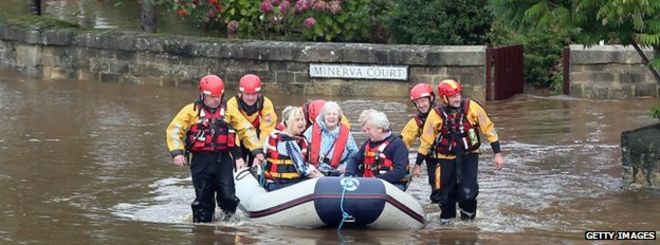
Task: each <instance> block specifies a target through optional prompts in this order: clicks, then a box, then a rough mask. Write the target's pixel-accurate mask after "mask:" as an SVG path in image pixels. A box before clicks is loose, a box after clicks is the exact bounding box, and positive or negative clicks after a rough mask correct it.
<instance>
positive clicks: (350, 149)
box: [342, 132, 359, 163]
mask: <svg viewBox="0 0 660 245" xmlns="http://www.w3.org/2000/svg"><path fill="white" fill-rule="evenodd" d="M358 151H359V149H358V146H357V144H356V143H355V138H353V133H350V132H349V133H348V139H347V140H346V149H345V150H344V154H343V156H342V160H344V161H343V162H342V163H346V161H348V159H350V157H351V156H353V155H355V153H356V152H358Z"/></svg>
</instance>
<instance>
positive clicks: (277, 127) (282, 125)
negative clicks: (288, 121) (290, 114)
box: [275, 122, 286, 131]
mask: <svg viewBox="0 0 660 245" xmlns="http://www.w3.org/2000/svg"><path fill="white" fill-rule="evenodd" d="M285 129H286V126H284V123H283V122H280V123H278V124H277V125H275V130H279V131H284V130H285Z"/></svg>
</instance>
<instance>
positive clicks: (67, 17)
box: [0, 0, 224, 37]
mask: <svg viewBox="0 0 660 245" xmlns="http://www.w3.org/2000/svg"><path fill="white" fill-rule="evenodd" d="M29 2H31V0H30V1H28V0H2V1H0V16H2V15H19V14H30V6H29ZM41 2H42V6H43V7H42V12H43V15H46V16H52V17H55V18H57V19H60V20H64V21H68V22H72V23H76V24H78V25H80V26H81V27H84V28H94V29H121V30H129V31H141V27H140V1H121V4H120V5H118V6H115V2H116V1H115V0H75V1H72V0H41ZM157 18H158V32H159V33H168V34H178V35H188V36H219V35H224V33H217V32H214V33H209V32H204V31H203V30H201V29H200V28H197V27H196V26H195V24H194V23H192V20H191V18H187V19H182V18H180V17H179V16H177V15H176V14H174V13H173V12H168V11H167V10H165V9H160V10H159V15H158V17H157ZM191 27H192V28H191ZM223 37H224V36H223Z"/></svg>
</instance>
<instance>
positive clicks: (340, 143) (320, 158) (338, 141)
mask: <svg viewBox="0 0 660 245" xmlns="http://www.w3.org/2000/svg"><path fill="white" fill-rule="evenodd" d="M343 117H344V115H343V113H342V111H341V108H340V107H339V105H338V104H337V102H334V101H329V102H327V103H325V105H324V106H323V108H321V111H320V113H319V116H318V117H317V118H316V122H315V123H314V124H312V126H311V127H309V128H307V130H305V134H304V135H305V138H307V140H308V141H309V142H311V146H310V148H309V163H310V164H313V165H314V166H315V167H317V169H318V170H319V171H321V172H322V173H323V174H325V175H329V176H339V175H341V174H342V173H343V172H344V169H345V168H346V161H348V158H349V157H350V156H351V155H353V154H354V153H355V152H357V151H358V148H357V145H356V144H355V139H353V134H351V130H350V129H349V128H348V127H347V126H346V125H344V124H342V123H341V122H340V120H341V118H343Z"/></svg>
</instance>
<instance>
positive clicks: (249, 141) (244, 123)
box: [226, 97, 261, 151]
mask: <svg viewBox="0 0 660 245" xmlns="http://www.w3.org/2000/svg"><path fill="white" fill-rule="evenodd" d="M226 117H227V121H228V122H229V124H231V126H232V127H234V130H236V134H237V135H238V138H239V140H240V142H241V145H243V146H245V148H247V149H248V150H250V151H253V150H254V149H257V148H260V145H261V144H260V143H259V138H258V136H257V133H256V130H255V129H254V126H252V123H250V122H249V121H248V120H247V119H246V118H245V117H243V114H241V112H240V110H239V109H238V101H237V100H236V97H231V99H229V100H228V101H227V115H226Z"/></svg>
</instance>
